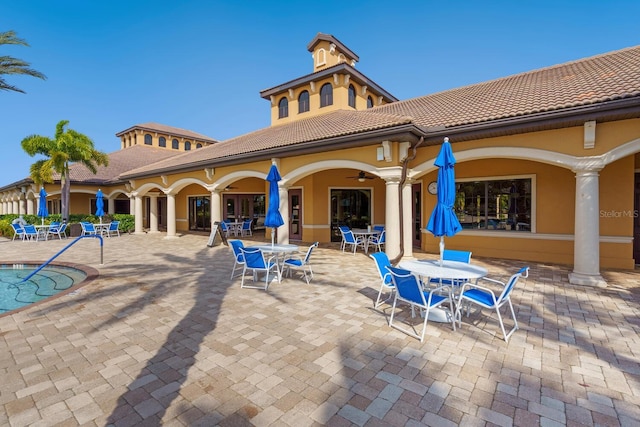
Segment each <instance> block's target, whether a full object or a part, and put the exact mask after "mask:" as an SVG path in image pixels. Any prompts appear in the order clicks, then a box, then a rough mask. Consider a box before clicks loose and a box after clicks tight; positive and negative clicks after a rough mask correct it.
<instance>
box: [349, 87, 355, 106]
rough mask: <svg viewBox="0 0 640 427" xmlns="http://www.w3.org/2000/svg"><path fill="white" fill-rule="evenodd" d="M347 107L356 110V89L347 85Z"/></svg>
mask: <svg viewBox="0 0 640 427" xmlns="http://www.w3.org/2000/svg"><path fill="white" fill-rule="evenodd" d="M349 107H351V108H356V88H354V87H353V85H349Z"/></svg>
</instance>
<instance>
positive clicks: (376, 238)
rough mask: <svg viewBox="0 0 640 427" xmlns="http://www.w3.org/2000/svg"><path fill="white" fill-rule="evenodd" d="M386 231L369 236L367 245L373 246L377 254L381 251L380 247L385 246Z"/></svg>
mask: <svg viewBox="0 0 640 427" xmlns="http://www.w3.org/2000/svg"><path fill="white" fill-rule="evenodd" d="M386 235H387V233H386V231H385V230H382V231H381V232H380V234H377V235H376V234H374V235H373V236H369V242H368V245H373V246H375V247H376V248H377V249H378V252H381V251H382V245H384V244H385V241H386Z"/></svg>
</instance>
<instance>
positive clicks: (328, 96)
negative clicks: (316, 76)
mask: <svg viewBox="0 0 640 427" xmlns="http://www.w3.org/2000/svg"><path fill="white" fill-rule="evenodd" d="M327 105H333V86H331V83H325V84H323V85H322V87H321V88H320V108H322V107H326V106H327Z"/></svg>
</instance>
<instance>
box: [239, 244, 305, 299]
mask: <svg viewBox="0 0 640 427" xmlns="http://www.w3.org/2000/svg"><path fill="white" fill-rule="evenodd" d="M229 244H230V245H231V248H232V249H233V256H234V265H233V269H232V271H231V279H233V278H234V276H236V270H238V271H239V272H240V274H241V277H242V278H241V283H240V287H241V288H252V289H264V290H267V289H268V288H269V285H270V284H271V283H272V282H273V281H277V282H278V283H281V282H282V277H283V276H285V275H288V276H289V277H290V276H291V275H292V274H293V272H294V271H300V272H301V273H302V275H303V277H304V279H305V281H306V283H307V284H309V283H310V281H311V279H313V269H312V268H311V262H310V259H311V254H312V252H313V249H315V248H317V247H318V242H315V243H313V244H312V245H310V246H309V247H308V248H307V249H306V251H304V253H301V252H300V248H299V246H298V245H292V244H276V243H271V244H269V243H264V244H258V245H252V246H245V245H244V243H243V242H242V241H241V240H230V241H229ZM248 273H251V275H252V279H253V281H252V282H251V283H246V277H247V274H248ZM259 274H263V275H264V283H261V284H258V282H257V280H258V275H259Z"/></svg>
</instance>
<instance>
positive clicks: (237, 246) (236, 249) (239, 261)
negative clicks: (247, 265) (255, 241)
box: [229, 240, 244, 279]
mask: <svg viewBox="0 0 640 427" xmlns="http://www.w3.org/2000/svg"><path fill="white" fill-rule="evenodd" d="M229 244H230V245H231V249H232V250H233V257H234V261H233V270H231V277H230V278H231V279H233V276H234V274H235V273H236V268H237V267H240V266H242V268H244V255H242V250H241V249H242V248H244V243H242V241H241V240H229Z"/></svg>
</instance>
